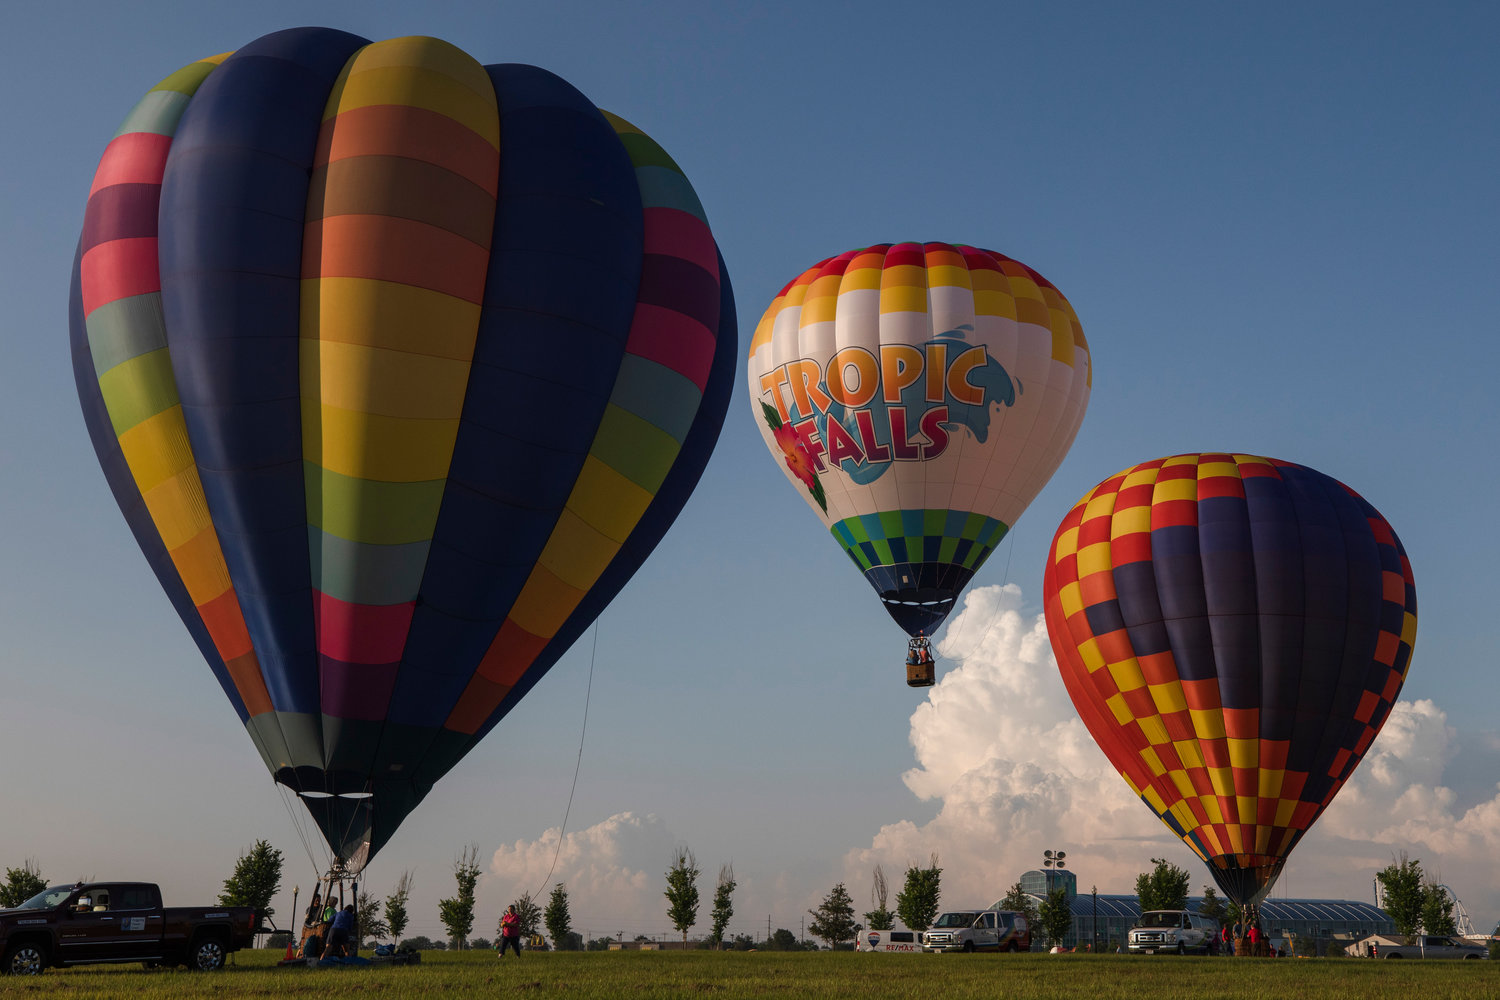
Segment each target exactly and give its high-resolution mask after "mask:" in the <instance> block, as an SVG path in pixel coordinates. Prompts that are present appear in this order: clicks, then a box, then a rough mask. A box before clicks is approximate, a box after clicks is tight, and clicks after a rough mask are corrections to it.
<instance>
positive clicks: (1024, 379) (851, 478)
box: [748, 243, 1093, 687]
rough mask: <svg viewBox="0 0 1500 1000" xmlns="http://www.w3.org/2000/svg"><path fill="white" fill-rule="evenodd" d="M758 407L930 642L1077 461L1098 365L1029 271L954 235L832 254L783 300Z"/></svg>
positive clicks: (917, 638)
mask: <svg viewBox="0 0 1500 1000" xmlns="http://www.w3.org/2000/svg"><path fill="white" fill-rule="evenodd" d="M748 377H749V384H750V405H751V407H752V409H753V411H754V415H755V421H756V424H757V425H758V426H759V427H760V431H761V436H762V437H763V438H765V442H766V447H767V448H769V449H770V451H771V455H772V456H773V457H774V458H775V459H776V461H777V462H778V464H781V465H782V466H783V471H784V472H785V473H786V477H787V479H788V480H789V481H790V482H791V484H792V486H793V487H794V488H795V489H796V490H797V491H798V493H800V494H801V495H802V496H803V498H804V499H806V500H807V502H808V504H809V505H810V506H811V507H812V509H813V513H815V514H816V515H818V517H819V518H821V519H822V521H823V523H824V524H825V525H827V527H828V529H829V531H831V532H832V533H833V537H834V538H835V539H836V540H837V541H838V543H839V544H840V545H841V546H843V549H844V551H845V552H846V553H847V554H848V556H849V558H850V560H851V561H852V562H853V563H854V565H855V566H857V567H858V568H859V571H860V572H861V573H863V574H864V576H865V579H866V580H868V581H869V583H870V585H871V586H872V587H874V588H875V592H876V593H877V594H879V595H880V600H881V601H882V602H883V603H884V605H885V609H886V610H887V611H888V612H890V615H891V617H892V618H894V619H895V620H896V624H898V625H900V626H901V627H902V628H903V629H904V630H905V631H906V632H907V634H908V635H910V636H911V637H912V640H911V642H910V644H909V647H908V654H907V683H909V684H911V685H912V686H914V687H917V686H925V685H928V684H931V683H932V682H933V668H932V658H931V654H930V652H929V650H928V637H930V636H931V635H932V633H933V631H935V630H936V629H937V627H938V626H939V625H941V624H942V622H943V620H944V619H945V618H946V617H947V616H948V613H949V612H950V611H952V610H953V607H954V601H955V599H956V598H957V597H958V594H959V591H961V590H963V588H964V586H965V585H966V584H967V583H968V582H969V579H970V578H971V577H972V576H973V575H974V574H975V572H976V571H978V569H979V567H980V566H981V565H982V564H983V563H984V560H985V559H986V557H988V556H989V554H990V553H991V552H992V551H994V549H995V546H996V545H998V544H999V543H1000V540H1001V539H1002V538H1003V537H1004V536H1005V533H1006V532H1007V531H1009V530H1010V529H1011V526H1012V525H1014V524H1015V522H1016V518H1018V517H1020V516H1021V512H1022V511H1023V510H1025V509H1026V505H1027V504H1029V503H1030V502H1031V501H1032V499H1033V498H1034V497H1035V496H1036V495H1037V493H1038V492H1040V491H1041V489H1042V487H1043V486H1044V485H1046V483H1047V480H1048V479H1050V478H1051V476H1052V473H1053V472H1054V471H1056V469H1057V466H1058V464H1059V463H1061V462H1062V459H1063V456H1064V455H1065V454H1067V451H1068V448H1069V446H1071V445H1072V443H1073V437H1074V435H1075V434H1077V432H1078V425H1079V423H1080V422H1081V421H1082V420H1083V411H1084V409H1085V407H1086V406H1087V405H1088V398H1089V388H1090V385H1091V384H1092V377H1093V364H1092V362H1091V360H1090V358H1089V349H1088V342H1087V341H1085V340H1084V336H1083V328H1082V327H1081V326H1080V325H1079V323H1078V317H1077V316H1076V315H1075V314H1074V312H1073V307H1072V306H1070V305H1069V304H1068V300H1067V299H1065V298H1063V296H1062V293H1061V292H1059V291H1058V290H1057V288H1056V287H1054V286H1053V285H1052V283H1051V282H1049V281H1047V280H1046V279H1045V278H1043V277H1042V276H1041V275H1040V274H1037V273H1036V272H1035V271H1033V270H1032V269H1031V268H1029V267H1027V266H1026V265H1024V264H1022V263H1020V262H1019V261H1015V260H1012V259H1010V258H1009V257H1006V256H1004V255H1002V254H998V253H995V252H994V251H992V250H979V249H976V248H974V247H969V246H963V245H957V246H950V245H948V244H946V243H926V244H923V243H899V244H882V245H880V246H873V247H869V248H867V249H863V250H851V251H849V252H848V253H844V254H840V255H839V256H837V257H831V258H829V259H828V260H825V261H822V262H821V263H819V264H817V265H815V266H813V267H811V268H809V269H808V270H807V271H805V272H803V273H802V274H801V275H800V276H799V277H797V278H796V279H795V280H793V281H792V282H791V283H790V284H789V285H787V286H786V287H785V288H783V289H782V290H781V293H780V294H779V295H777V296H776V299H775V301H773V302H772V303H771V307H770V308H769V309H767V310H766V313H765V315H764V316H762V317H761V320H760V324H759V325H758V326H757V327H756V330H755V337H754V340H753V341H752V342H751V345H750V365H749V372H748Z"/></svg>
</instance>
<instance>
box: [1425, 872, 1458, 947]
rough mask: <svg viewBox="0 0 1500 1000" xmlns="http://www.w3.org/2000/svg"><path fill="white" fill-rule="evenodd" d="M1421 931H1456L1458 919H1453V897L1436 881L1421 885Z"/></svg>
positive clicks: (1437, 932) (1451, 932)
mask: <svg viewBox="0 0 1500 1000" xmlns="http://www.w3.org/2000/svg"><path fill="white" fill-rule="evenodd" d="M1422 933H1423V934H1449V935H1452V934H1457V933H1458V921H1456V920H1454V919H1453V897H1452V896H1450V895H1448V890H1447V889H1444V888H1443V887H1442V886H1440V885H1438V884H1437V883H1436V882H1428V883H1427V884H1426V885H1425V886H1423V887H1422Z"/></svg>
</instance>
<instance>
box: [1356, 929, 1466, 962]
mask: <svg viewBox="0 0 1500 1000" xmlns="http://www.w3.org/2000/svg"><path fill="white" fill-rule="evenodd" d="M1411 940H1412V943H1411V944H1388V945H1381V946H1379V951H1377V952H1376V954H1377V955H1379V956H1380V957H1381V958H1489V957H1490V950H1489V949H1488V948H1486V947H1485V946H1484V945H1479V944H1470V943H1469V942H1467V941H1457V940H1454V939H1453V938H1451V937H1446V936H1444V935H1440V934H1418V935H1416V936H1415V937H1413V938H1412V939H1411Z"/></svg>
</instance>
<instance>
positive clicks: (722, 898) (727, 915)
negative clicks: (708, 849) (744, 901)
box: [710, 863, 736, 950]
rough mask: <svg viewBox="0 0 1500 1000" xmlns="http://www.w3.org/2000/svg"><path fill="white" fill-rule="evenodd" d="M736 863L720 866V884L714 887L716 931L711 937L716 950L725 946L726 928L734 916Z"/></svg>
mask: <svg viewBox="0 0 1500 1000" xmlns="http://www.w3.org/2000/svg"><path fill="white" fill-rule="evenodd" d="M735 884H736V883H735V881H734V865H731V864H728V863H726V864H723V865H721V866H720V867H719V884H718V887H717V888H715V889H714V909H713V918H714V931H713V935H712V937H711V938H710V940H711V941H713V943H714V948H715V949H716V950H722V949H723V947H724V930H725V928H727V927H728V926H729V921H730V920H732V919H733V918H734V900H733V898H732V897H733V895H734V887H735Z"/></svg>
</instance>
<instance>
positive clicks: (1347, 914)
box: [995, 869, 1396, 953]
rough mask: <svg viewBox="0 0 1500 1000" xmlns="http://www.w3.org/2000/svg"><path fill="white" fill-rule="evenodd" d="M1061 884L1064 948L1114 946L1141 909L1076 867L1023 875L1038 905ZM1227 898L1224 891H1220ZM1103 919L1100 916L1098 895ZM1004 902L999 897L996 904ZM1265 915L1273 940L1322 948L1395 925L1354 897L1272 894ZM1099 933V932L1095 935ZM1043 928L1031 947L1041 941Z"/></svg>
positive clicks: (1192, 906) (1193, 900) (1191, 903)
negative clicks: (1086, 886) (1065, 905)
mask: <svg viewBox="0 0 1500 1000" xmlns="http://www.w3.org/2000/svg"><path fill="white" fill-rule="evenodd" d="M1058 886H1062V887H1063V888H1064V889H1065V890H1066V891H1067V895H1068V902H1069V904H1070V907H1069V908H1070V909H1071V911H1072V913H1073V927H1072V930H1070V931H1069V932H1068V934H1067V936H1065V937H1064V938H1063V947H1064V948H1081V947H1084V946H1087V945H1091V944H1092V943H1093V942H1094V941H1095V940H1097V941H1098V942H1099V948H1100V949H1101V950H1108V951H1113V950H1114V948H1115V945H1117V944H1120V943H1122V942H1123V941H1124V940H1125V934H1126V932H1127V931H1129V930H1130V928H1131V927H1133V926H1134V925H1135V922H1136V920H1137V919H1139V918H1140V915H1141V903H1140V900H1139V899H1137V898H1136V896H1135V894H1134V893H1131V894H1129V895H1124V894H1118V893H1105V892H1101V893H1099V895H1098V896H1097V897H1096V896H1094V895H1091V894H1090V893H1086V892H1084V893H1080V892H1078V891H1077V886H1078V881H1077V876H1076V875H1074V873H1073V872H1071V871H1066V870H1064V871H1055V870H1051V869H1048V870H1044V871H1029V872H1027V873H1026V874H1024V875H1022V876H1021V891H1022V892H1025V893H1026V894H1027V895H1029V896H1031V897H1032V898H1033V899H1034V900H1035V901H1036V902H1037V905H1041V902H1042V900H1044V899H1046V898H1047V893H1048V892H1050V891H1051V890H1052V889H1055V888H1057V887H1058ZM1220 898H1221V899H1222V897H1220ZM1096 900H1097V907H1098V920H1097V924H1096V922H1095V916H1094V913H1095V905H1096V903H1095V901H1096ZM1202 904H1203V897H1202V896H1189V897H1188V903H1187V908H1188V909H1189V910H1192V911H1194V912H1197V910H1198V908H1199V907H1200V906H1201V905H1202ZM1000 905H1001V904H1000V903H999V902H997V903H996V904H995V906H996V907H999V906H1000ZM1260 919H1261V923H1262V924H1263V925H1264V926H1265V929H1266V935H1267V936H1268V937H1270V938H1271V939H1272V940H1273V941H1281V940H1287V941H1291V940H1293V939H1307V940H1312V941H1321V942H1324V946H1323V947H1320V948H1319V949H1318V951H1319V953H1322V952H1323V951H1324V950H1325V949H1326V944H1327V943H1328V942H1332V943H1334V944H1337V945H1339V946H1340V947H1342V946H1343V945H1344V944H1347V943H1352V942H1354V941H1358V940H1359V939H1361V938H1364V937H1368V936H1369V935H1371V934H1394V933H1395V932H1396V925H1395V923H1394V922H1393V921H1392V920H1391V918H1390V916H1389V915H1388V914H1387V913H1386V912H1385V911H1384V910H1382V909H1380V908H1379V907H1377V906H1374V905H1372V904H1370V903H1363V902H1359V901H1357V900H1352V899H1267V900H1265V901H1264V902H1262V903H1261V904H1260ZM1096 933H1097V937H1096ZM1041 942H1042V936H1041V934H1040V933H1038V934H1037V935H1036V937H1035V938H1034V943H1033V945H1032V947H1034V948H1038V949H1040V948H1041V947H1042V943H1041Z"/></svg>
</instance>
